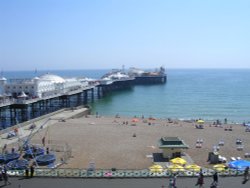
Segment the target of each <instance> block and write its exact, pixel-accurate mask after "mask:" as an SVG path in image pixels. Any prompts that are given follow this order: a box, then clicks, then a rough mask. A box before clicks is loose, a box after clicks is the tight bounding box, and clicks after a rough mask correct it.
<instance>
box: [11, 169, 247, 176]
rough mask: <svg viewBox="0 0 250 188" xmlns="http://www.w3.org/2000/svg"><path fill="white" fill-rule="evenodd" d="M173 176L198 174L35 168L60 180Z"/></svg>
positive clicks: (209, 172) (230, 173) (18, 172)
mask: <svg viewBox="0 0 250 188" xmlns="http://www.w3.org/2000/svg"><path fill="white" fill-rule="evenodd" d="M202 172H203V174H204V176H212V175H213V174H214V170H212V169H204V170H202ZM243 173H244V171H239V170H234V169H227V170H224V171H221V172H218V174H219V176H241V175H243ZM8 174H9V175H10V176H25V175H26V174H25V170H9V171H8ZM173 174H178V176H179V177H196V176H198V175H199V172H197V171H195V170H194V171H192V170H188V171H187V170H185V171H178V172H173V171H171V170H163V171H162V172H151V171H150V170H147V169H144V170H116V169H115V170H114V169H109V170H108V169H106V170H105V169H98V170H86V169H66V168H65V169H64V168H58V169H50V168H36V169H35V173H34V176H35V177H61V178H164V177H171V176H172V175H173Z"/></svg>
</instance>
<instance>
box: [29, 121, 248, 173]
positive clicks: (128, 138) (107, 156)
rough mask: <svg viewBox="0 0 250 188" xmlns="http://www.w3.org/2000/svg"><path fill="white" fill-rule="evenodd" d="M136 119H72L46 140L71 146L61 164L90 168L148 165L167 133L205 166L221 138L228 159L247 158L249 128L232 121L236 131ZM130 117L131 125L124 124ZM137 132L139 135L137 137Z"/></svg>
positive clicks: (52, 129)
mask: <svg viewBox="0 0 250 188" xmlns="http://www.w3.org/2000/svg"><path fill="white" fill-rule="evenodd" d="M132 119H133V118H132V117H121V118H115V117H99V118H96V116H88V117H87V118H86V117H81V118H77V119H68V120H67V121H66V122H57V123H55V124H53V125H50V127H49V129H48V134H47V135H49V136H47V137H46V141H48V139H51V140H53V141H56V142H58V143H60V142H61V143H63V142H66V143H68V144H69V145H70V146H71V148H72V158H70V159H69V160H68V161H67V164H65V165H62V166H61V168H88V167H89V163H90V162H91V161H93V162H94V163H95V167H96V168H97V169H98V168H100V169H102V168H103V169H110V168H112V167H113V168H117V169H145V168H148V167H149V166H150V165H152V159H151V158H148V157H147V155H152V153H159V152H161V150H160V149H158V140H159V139H160V138H161V137H163V136H169V137H172V136H178V137H179V138H181V139H183V140H184V141H185V143H186V144H188V145H189V147H190V148H189V149H188V150H185V152H186V153H187V154H188V155H190V157H191V158H192V159H193V160H194V162H195V163H196V164H198V165H201V166H203V167H207V166H209V163H207V158H208V152H210V151H212V147H213V146H214V145H218V143H219V141H220V140H223V141H224V142H225V145H224V146H221V147H220V151H219V153H220V155H222V156H225V157H226V158H227V159H228V160H229V159H230V157H241V158H244V154H245V153H246V152H250V136H249V135H250V133H249V132H245V128H244V127H243V126H241V125H232V127H233V131H225V130H224V128H225V127H229V125H223V126H224V127H223V128H220V127H215V126H213V125H211V126H210V124H209V123H206V122H205V124H204V129H196V128H195V123H190V122H184V121H179V120H178V121H174V122H172V123H169V122H168V120H166V119H156V120H151V121H150V122H151V125H148V123H143V120H142V119H140V118H139V122H136V123H133V122H131V120H132ZM145 119H146V118H145ZM147 120H148V119H147ZM126 121H127V122H128V125H126V124H123V123H124V122H126ZM132 124H136V125H135V126H133V125H132ZM45 132H46V130H42V131H41V132H40V133H39V135H35V136H34V138H33V139H34V140H39V139H41V135H45ZM134 134H136V137H133V135H134ZM237 138H240V139H241V140H242V141H243V144H244V150H243V151H237V149H236V143H235V142H236V139H237ZM197 139H203V141H204V142H203V144H202V148H196V140H197Z"/></svg>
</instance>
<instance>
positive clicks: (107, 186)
mask: <svg viewBox="0 0 250 188" xmlns="http://www.w3.org/2000/svg"><path fill="white" fill-rule="evenodd" d="M10 181H11V185H7V186H2V185H3V182H0V187H9V188H12V187H13V188H34V187H35V188H44V187H46V188H55V187H56V188H68V187H74V188H83V187H85V188H163V186H164V188H168V184H169V179H168V178H147V179H146V178H143V179H81V178H36V177H35V178H32V179H24V178H20V177H11V178H10ZM196 181H197V179H196V178H177V187H178V188H194V187H196V186H195V183H196ZM211 182H212V178H211V177H207V178H205V185H204V188H209V187H210V184H211ZM249 186H250V182H247V183H246V184H242V177H226V178H224V177H219V187H220V188H236V187H237V188H247V187H249Z"/></svg>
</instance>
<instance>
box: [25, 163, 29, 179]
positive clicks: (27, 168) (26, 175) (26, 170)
mask: <svg viewBox="0 0 250 188" xmlns="http://www.w3.org/2000/svg"><path fill="white" fill-rule="evenodd" d="M25 177H26V178H27V179H28V178H29V167H28V166H27V167H26V168H25Z"/></svg>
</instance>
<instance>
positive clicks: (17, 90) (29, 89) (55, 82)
mask: <svg viewBox="0 0 250 188" xmlns="http://www.w3.org/2000/svg"><path fill="white" fill-rule="evenodd" d="M87 85H88V82H87V81H83V80H81V81H80V80H79V79H77V78H67V79H66V78H62V77H60V76H57V75H54V74H50V73H47V74H44V75H42V76H40V77H34V78H32V79H10V80H7V79H6V78H4V77H2V78H0V88H1V90H0V92H1V93H0V94H1V95H2V96H12V97H13V98H25V99H34V98H43V97H46V96H51V95H57V94H64V93H67V92H70V91H74V90H77V89H80V88H81V87H84V86H87Z"/></svg>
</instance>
